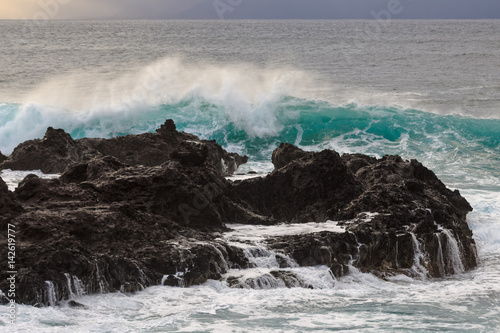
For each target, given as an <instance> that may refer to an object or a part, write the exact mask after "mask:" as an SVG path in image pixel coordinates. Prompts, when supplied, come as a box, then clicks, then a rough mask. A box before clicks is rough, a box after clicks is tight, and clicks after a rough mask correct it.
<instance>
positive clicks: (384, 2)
mask: <svg viewBox="0 0 500 333" xmlns="http://www.w3.org/2000/svg"><path fill="white" fill-rule="evenodd" d="M377 17H379V18H383V19H387V18H395V19H411V18H414V19H461V18H466V19H481V18H483V19H488V18H489V19H492V18H500V0H0V19H22V18H28V19H29V18H56V19H71V18H78V19H82V18H109V19H125V18H130V19H221V18H222V19H370V18H377Z"/></svg>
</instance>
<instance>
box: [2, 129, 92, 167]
mask: <svg viewBox="0 0 500 333" xmlns="http://www.w3.org/2000/svg"><path fill="white" fill-rule="evenodd" d="M84 152H85V150H84V149H82V148H81V147H80V146H79V145H78V144H77V143H76V142H75V141H74V140H73V139H72V138H71V136H70V135H69V134H68V133H66V132H64V131H63V130H62V129H54V128H52V127H49V128H48V129H47V132H46V133H45V136H44V137H43V139H36V140H30V141H26V142H23V143H21V144H19V145H18V146H17V147H16V149H14V151H13V152H12V154H11V155H10V156H9V157H8V158H7V159H6V160H5V161H3V162H2V163H1V164H0V169H12V170H41V171H42V172H44V173H61V172H62V171H64V169H66V167H68V166H69V165H71V164H73V163H77V162H79V161H81V160H82V158H83V155H84ZM91 153H93V154H94V155H95V154H97V152H95V151H93V152H91Z"/></svg>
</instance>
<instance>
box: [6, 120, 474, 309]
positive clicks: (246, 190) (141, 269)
mask: <svg viewBox="0 0 500 333" xmlns="http://www.w3.org/2000/svg"><path fill="white" fill-rule="evenodd" d="M145 143H148V144H151V143H155V144H156V146H155V148H154V149H150V148H151V147H149V146H148V148H147V149H144V151H142V150H141V149H140V147H141V144H145ZM129 144H130V146H129ZM19 147H20V148H19ZM19 147H18V148H19V149H17V148H16V151H17V152H16V151H15V152H16V154H14V153H13V155H11V157H9V159H8V160H7V161H6V162H8V163H18V165H20V166H21V165H28V166H29V167H32V166H33V164H30V163H28V162H29V161H28V160H29V157H30V156H32V157H33V163H34V164H36V165H41V164H43V163H44V162H43V161H42V160H41V159H40V158H39V155H37V153H36V152H35V149H39V150H40V151H41V152H43V153H44V154H45V153H49V152H51V153H53V154H54V156H52V157H51V158H48V159H47V161H48V162H47V167H54V168H62V167H63V166H65V165H67V166H65V171H64V173H63V174H62V175H61V177H60V178H59V179H53V180H44V179H40V178H39V177H37V176H35V175H29V176H27V177H26V178H25V179H24V180H23V181H22V182H21V183H20V184H19V186H18V188H17V189H16V190H15V192H14V193H13V192H9V191H8V190H7V187H6V186H4V185H5V184H4V183H3V181H0V213H1V215H0V216H1V219H0V221H1V223H2V225H5V223H13V224H15V225H16V229H17V230H18V235H19V238H18V243H17V244H16V246H17V252H16V255H17V258H19V260H18V262H17V263H16V265H17V267H16V269H17V270H18V276H17V278H18V289H17V298H16V300H17V301H18V303H24V304H31V305H56V304H58V302H60V301H65V300H68V301H74V298H75V297H77V296H79V295H81V294H83V293H88V294H90V293H100V292H114V291H123V292H134V291H138V290H141V289H143V288H145V287H148V286H151V285H160V284H163V285H170V286H185V287H187V286H191V285H195V284H200V283H204V282H205V281H207V279H216V280H219V279H224V278H227V277H225V274H226V273H227V272H228V271H229V270H230V269H242V270H244V269H247V268H251V267H252V265H251V264H250V262H249V258H248V255H247V254H246V252H245V250H244V248H243V247H239V246H237V244H234V243H230V242H228V241H226V240H224V239H223V238H221V235H222V234H221V233H223V232H225V231H228V228H227V226H226V224H227V223H240V224H254V225H255V224H257V225H260V224H266V225H273V224H278V223H292V222H293V223H305V222H313V221H314V222H325V221H327V220H332V221H337V222H338V223H339V224H340V225H342V226H343V227H344V230H345V231H344V232H328V231H322V232H316V233H308V234H300V235H289V236H272V237H268V238H267V239H266V240H265V242H264V243H265V244H264V245H265V246H266V247H267V248H268V249H269V250H272V251H275V252H276V253H277V256H278V257H279V258H281V259H280V261H282V262H283V263H285V262H286V260H294V262H296V263H297V264H298V265H300V266H317V265H325V266H327V267H329V269H330V272H331V274H332V275H334V276H335V277H337V278H338V277H341V276H343V275H346V274H348V271H349V269H350V268H352V267H355V268H357V269H359V270H360V271H362V272H370V273H373V274H375V275H377V276H380V277H382V278H389V277H390V276H393V275H396V274H405V275H408V276H411V277H416V278H421V279H426V278H437V277H443V276H446V275H450V274H456V273H460V272H465V271H468V270H471V269H473V268H474V267H476V265H477V253H476V249H475V243H474V240H473V239H472V232H471V231H470V229H469V227H468V225H467V222H466V216H467V213H468V212H470V211H471V210H472V208H471V206H470V205H469V204H468V202H467V201H466V200H465V199H464V198H463V197H462V196H461V195H460V193H459V192H458V191H451V190H449V189H447V188H446V186H445V185H444V184H443V183H442V182H441V181H440V180H439V179H438V178H437V177H436V176H435V174H434V173H433V172H432V171H430V170H428V169H427V168H425V167H424V166H423V165H422V164H420V163H419V162H417V161H415V160H412V161H405V160H403V159H402V158H401V157H399V156H385V157H383V158H381V159H375V158H372V157H368V156H364V155H358V154H355V155H348V154H346V155H343V156H340V155H339V154H338V153H336V152H334V151H331V150H325V151H322V152H318V153H313V152H304V151H301V150H300V149H299V148H297V147H293V146H292V145H289V144H286V145H285V144H283V145H281V146H280V147H279V148H278V149H277V150H276V151H275V153H274V154H273V162H275V166H276V169H275V170H274V171H273V172H272V173H270V174H269V175H267V176H266V177H263V178H253V179H248V180H243V181H235V182H230V181H228V180H226V179H225V177H224V176H225V175H228V174H230V173H231V172H234V170H233V169H235V168H236V167H237V165H239V164H241V163H244V162H246V158H245V157H241V156H239V155H236V154H230V153H227V152H225V151H224V150H223V149H222V148H221V147H220V146H218V145H217V144H216V143H215V142H213V141H203V140H199V139H198V138H196V137H195V136H192V135H190V134H186V133H179V132H177V131H176V130H175V125H174V124H173V122H171V121H167V122H166V123H165V124H164V125H163V126H162V127H161V128H160V129H159V130H158V131H157V133H149V134H141V135H138V136H126V137H121V138H115V139H109V140H104V139H82V140H76V141H74V140H73V141H72V139H71V137H70V136H69V135H68V134H67V133H64V131H62V130H54V129H49V130H48V131H47V135H46V138H44V139H43V140H38V141H37V140H33V141H29V142H27V143H23V144H21V145H20V146H19ZM82 147H83V148H82ZM125 147H128V148H127V149H128V150H127V149H125ZM106 149H110V151H115V149H117V150H116V153H114V154H111V153H109V152H110V151H107V150H106ZM153 152H162V156H161V157H158V156H156V155H154V154H153ZM148 154H152V155H148ZM153 155H154V158H153V157H151V156H153ZM147 156H150V157H147ZM224 158H226V160H224ZM217 159H219V160H218V163H217ZM222 160H224V161H229V162H227V163H226V162H224V163H223V162H222ZM20 161H25V162H22V163H21V162H20ZM231 161H232V162H231ZM160 162H161V163H160ZM8 163H5V162H4V163H2V166H5V165H9V164H8ZM23 163H25V164H23ZM231 163H233V164H232V165H233V166H232V167H231V166H230V165H231ZM147 164H151V165H147ZM224 166H225V167H226V168H224ZM228 166H229V167H228ZM329 223H332V222H329ZM6 242H7V240H6V238H5V235H2V236H0V243H2V244H4V245H6ZM278 257H277V260H278ZM283 258H285V259H286V258H289V259H286V260H285V259H283ZM5 260H6V259H5V258H2V259H0V265H2V266H3V267H6V265H7V263H6V261H5ZM279 267H281V265H280V266H279ZM279 267H278V268H277V269H276V270H274V271H272V272H271V273H270V274H269V276H268V277H267V278H268V279H278V280H280V281H282V282H280V283H281V284H282V285H284V286H296V285H299V286H301V285H302V284H301V283H300V281H299V280H298V277H296V276H295V275H294V274H292V273H290V272H287V271H282V270H279ZM283 267H288V266H286V265H285V264H284V266H283ZM4 275H5V273H4V272H2V275H1V276H0V278H1V281H0V289H2V290H6V289H5V288H6V286H7V285H6V284H7V282H6V276H4ZM230 280H231V279H228V280H227V282H228V283H229V285H234V287H241V286H242V285H248V284H242V283H241V281H240V282H238V281H239V280H238V281H236V280H235V279H232V280H231V281H230ZM281 284H280V285H281ZM250 285H253V284H252V283H250Z"/></svg>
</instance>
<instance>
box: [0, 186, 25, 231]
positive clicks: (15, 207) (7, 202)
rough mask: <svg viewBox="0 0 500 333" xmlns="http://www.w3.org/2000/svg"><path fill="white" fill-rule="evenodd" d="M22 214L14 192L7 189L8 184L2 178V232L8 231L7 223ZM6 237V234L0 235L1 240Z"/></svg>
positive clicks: (0, 202) (0, 223) (0, 206)
mask: <svg viewBox="0 0 500 333" xmlns="http://www.w3.org/2000/svg"><path fill="white" fill-rule="evenodd" d="M21 212H22V207H21V205H20V204H19V203H18V202H17V201H16V199H15V197H14V195H13V194H12V192H10V191H9V190H8V188H7V184H5V182H4V181H3V179H2V178H0V226H1V227H2V228H3V229H2V230H7V223H10V221H11V220H12V218H13V217H15V216H16V215H19V213H21ZM4 237H6V235H5V233H4V232H3V233H1V234H0V239H3V238H4Z"/></svg>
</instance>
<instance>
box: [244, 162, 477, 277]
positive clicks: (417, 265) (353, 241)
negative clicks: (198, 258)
mask: <svg viewBox="0 0 500 333" xmlns="http://www.w3.org/2000/svg"><path fill="white" fill-rule="evenodd" d="M322 154H325V152H321V153H314V154H313V156H311V157H310V158H308V159H298V160H294V161H292V162H290V163H289V164H288V165H287V166H286V167H285V169H286V170H290V171H288V172H292V173H293V171H292V170H299V169H298V166H299V165H304V164H305V163H306V161H308V160H315V159H316V160H317V159H318V158H320V156H321V155H322ZM342 162H343V164H344V165H345V166H346V169H343V172H345V173H347V174H350V175H352V176H353V177H354V180H355V184H356V186H357V192H356V195H355V196H354V197H352V196H351V197H350V199H349V202H347V203H344V204H343V205H342V206H341V207H340V208H339V209H338V210H337V211H335V212H332V211H328V210H325V209H323V212H326V214H325V216H324V220H325V219H332V220H340V221H341V222H340V224H343V225H345V227H346V233H345V234H337V233H328V232H324V233H322V234H313V235H301V236H287V237H281V238H276V239H273V240H270V246H271V247H272V248H274V249H284V250H285V253H287V254H289V255H290V256H291V257H292V258H294V259H295V260H297V262H299V263H300V264H308V263H310V264H311V265H328V266H330V267H331V269H332V272H334V273H335V274H336V275H337V276H339V275H340V276H341V275H343V274H345V273H346V272H347V268H348V266H349V265H353V266H354V267H357V268H359V269H360V270H361V271H363V272H371V273H374V274H377V275H379V276H390V275H394V274H407V275H410V276H415V277H420V278H428V277H442V276H445V275H448V274H455V273H460V272H464V271H467V270H470V269H473V268H474V267H476V265H477V253H476V247H475V242H474V240H473V238H472V232H471V231H470V229H469V227H468V225H467V222H466V215H467V213H469V212H470V211H471V210H472V207H471V206H470V205H469V203H468V202H467V201H466V200H465V199H464V198H463V197H462V196H461V195H460V193H459V192H458V191H451V190H449V189H447V188H446V186H445V185H444V184H443V183H442V182H441V181H440V180H439V179H438V178H437V177H436V175H435V174H434V173H433V172H432V171H430V170H429V169H427V168H425V167H424V166H423V165H422V164H421V163H419V162H417V161H416V160H412V161H404V160H403V159H402V158H401V157H399V156H385V157H384V158H382V159H375V158H371V157H368V156H363V155H344V156H342ZM317 163H318V162H315V164H317ZM282 170H283V168H282V169H279V170H275V171H274V172H273V173H271V174H270V175H269V176H268V178H270V179H269V180H268V181H269V182H270V183H272V180H271V179H272V178H273V177H276V176H275V175H276V174H280V173H281V172H283V171H282ZM338 170H339V171H340V170H341V169H338ZM301 175H303V173H301ZM298 176H299V174H296V175H295V177H298ZM337 176H338V177H341V178H342V179H346V177H347V175H343V176H341V175H339V174H338V173H337ZM290 177H291V178H292V179H295V178H294V176H292V175H290ZM318 180H321V178H318ZM314 181H315V180H313V179H312V178H311V179H309V182H314ZM304 182H305V183H307V181H304ZM252 186H254V184H252V183H246V184H238V186H237V188H238V189H239V188H242V189H243V194H244V196H245V199H246V198H247V197H246V196H247V193H251V192H247V191H248V188H249V187H252ZM260 186H261V188H262V184H261V185H260ZM292 186H293V184H292ZM270 190H271V189H267V188H265V187H264V192H266V191H270ZM287 190H288V191H292V189H291V188H288V189H287ZM281 198H282V197H281V196H276V199H275V200H274V202H276V201H278V203H277V205H278V206H280V207H283V211H289V212H297V209H296V207H297V205H296V204H295V203H289V204H287V202H288V200H287V199H284V202H281ZM344 202H345V201H344ZM309 209H314V211H317V208H316V207H314V208H309ZM316 216H320V215H316Z"/></svg>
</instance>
